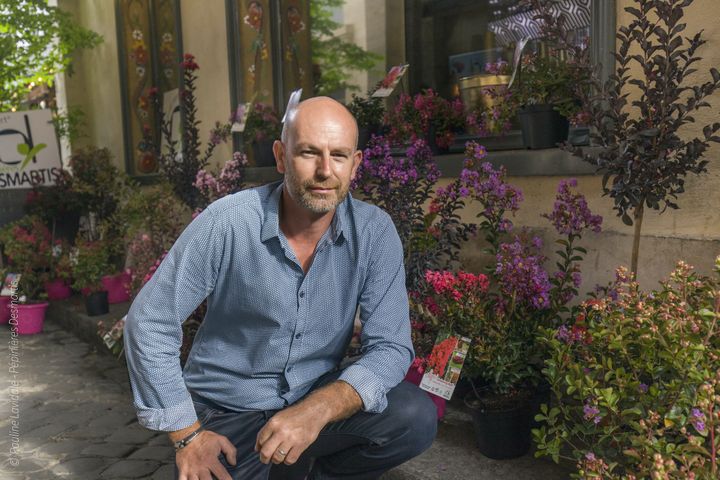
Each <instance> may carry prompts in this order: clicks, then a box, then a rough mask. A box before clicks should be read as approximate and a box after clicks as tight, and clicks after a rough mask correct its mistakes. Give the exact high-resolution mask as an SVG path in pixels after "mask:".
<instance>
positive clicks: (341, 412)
mask: <svg viewBox="0 0 720 480" xmlns="http://www.w3.org/2000/svg"><path fill="white" fill-rule="evenodd" d="M362 406H363V402H362V399H361V398H360V395H358V393H357V392H356V391H355V389H354V388H353V387H352V386H351V385H350V384H349V383H347V382H343V381H342V380H338V381H335V382H332V383H330V384H329V385H325V386H324V387H322V388H318V389H317V390H315V391H314V392H312V393H311V394H310V395H308V396H307V397H306V398H305V399H304V400H302V401H301V402H299V403H298V404H297V408H298V409H306V410H307V412H308V414H309V415H312V417H313V418H319V419H322V420H323V424H324V425H327V424H328V423H331V422H336V421H338V420H342V419H343V418H348V417H350V416H352V415H353V414H354V413H355V412H357V411H359V410H360V409H361V408H362Z"/></svg>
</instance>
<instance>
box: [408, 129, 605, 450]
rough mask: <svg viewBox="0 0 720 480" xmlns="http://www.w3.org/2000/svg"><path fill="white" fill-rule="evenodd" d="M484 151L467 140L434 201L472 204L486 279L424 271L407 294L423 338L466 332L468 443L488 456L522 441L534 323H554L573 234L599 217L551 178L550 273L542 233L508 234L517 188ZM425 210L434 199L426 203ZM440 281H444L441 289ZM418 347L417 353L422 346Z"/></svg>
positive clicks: (568, 284)
mask: <svg viewBox="0 0 720 480" xmlns="http://www.w3.org/2000/svg"><path fill="white" fill-rule="evenodd" d="M485 155H486V152H485V150H484V148H482V147H481V146H479V145H478V144H476V143H474V142H468V145H467V150H466V157H467V158H466V163H465V169H464V170H463V171H462V172H461V174H460V177H459V179H458V181H456V182H454V183H452V184H450V185H449V186H448V187H447V188H445V189H442V190H441V191H440V192H439V194H438V195H437V197H436V198H437V200H436V201H439V202H442V201H443V199H444V198H461V197H465V198H468V199H472V200H473V201H477V202H479V203H480V204H481V213H480V214H479V216H480V223H479V225H478V228H479V230H480V233H481V234H482V235H483V236H484V239H485V243H486V247H485V248H484V250H483V251H484V253H486V254H488V255H489V257H490V258H491V259H492V265H490V266H488V267H487V269H486V270H485V272H484V273H485V275H486V276H487V280H488V283H487V287H486V286H485V285H486V284H485V281H484V280H483V281H480V280H478V279H473V278H472V277H469V276H468V274H467V273H462V274H452V273H451V272H441V273H437V272H431V273H430V274H428V277H427V278H426V280H427V284H428V285H429V287H430V288H429V289H426V290H424V291H423V290H422V289H420V291H421V292H423V293H421V294H420V295H418V296H415V298H416V300H415V303H416V304H420V307H419V309H420V310H421V311H422V312H425V313H426V314H427V312H429V314H430V315H429V316H428V318H426V319H425V321H424V323H423V324H422V325H418V324H417V323H416V324H415V325H414V328H419V329H421V330H422V331H423V336H424V337H427V336H430V337H432V336H433V335H437V334H439V333H440V332H441V331H443V330H447V329H452V330H453V331H454V332H455V333H457V334H458V335H461V336H465V337H468V338H470V339H471V345H470V348H469V351H468V356H467V359H466V366H465V367H464V370H463V376H464V377H465V378H468V379H469V380H470V383H471V385H472V386H473V390H472V392H471V393H470V395H469V396H468V398H466V403H467V404H468V406H470V407H471V408H472V409H473V416H474V419H475V421H476V426H477V429H476V436H477V440H478V446H479V448H480V450H481V452H482V453H483V454H485V455H486V456H489V457H491V458H511V457H514V456H520V455H523V454H524V453H525V452H526V451H527V450H528V449H529V447H530V428H531V420H532V417H533V414H534V413H535V411H536V408H537V406H538V401H537V394H538V386H539V385H540V383H541V380H542V374H541V368H542V358H543V351H542V349H541V347H540V344H539V343H538V342H537V340H536V331H537V328H538V327H540V326H543V325H557V324H559V322H560V319H562V318H564V315H565V314H566V311H567V304H568V302H570V301H571V300H572V298H573V297H574V296H575V295H577V288H578V287H579V285H580V281H581V278H580V266H579V264H580V262H581V260H582V254H583V253H585V250H584V249H582V247H579V246H578V245H577V240H578V239H579V238H580V237H581V236H582V235H583V233H584V232H585V231H586V230H593V231H599V229H600V223H601V221H602V219H601V218H600V217H599V216H597V215H593V214H592V213H591V212H590V210H589V209H588V207H587V202H586V201H585V199H584V197H583V196H582V195H581V194H579V193H577V192H575V191H574V188H575V187H576V186H577V182H576V181H575V180H572V179H570V180H564V181H562V182H561V183H560V185H559V187H558V193H557V196H556V199H555V204H554V206H553V210H552V211H551V212H550V213H548V214H546V215H545V216H546V217H547V218H548V219H549V220H550V221H551V222H552V224H553V226H554V227H555V228H556V230H557V231H558V233H559V234H560V235H561V238H559V239H558V244H559V245H562V246H563V247H564V248H563V249H561V250H559V251H558V256H559V257H560V260H561V261H560V262H558V263H557V266H558V269H557V271H555V272H553V273H552V274H551V273H550V272H549V271H548V270H547V269H546V268H545V263H546V261H547V259H546V257H545V256H544V255H543V254H542V241H541V240H540V239H539V238H537V237H532V236H530V235H529V234H528V233H527V232H524V231H520V232H519V233H516V234H514V235H513V234H512V231H513V228H514V226H513V224H512V222H511V221H510V219H509V218H507V215H508V214H511V213H513V214H514V213H515V212H516V211H517V210H518V209H519V205H520V202H521V200H522V193H521V192H520V190H519V189H517V188H515V187H513V186H512V185H510V184H508V183H507V182H506V180H505V172H504V169H502V168H500V169H495V168H494V167H493V166H492V165H491V164H489V163H487V162H483V159H484V158H485ZM430 209H431V211H434V210H435V211H436V210H437V209H438V207H437V206H434V205H433V204H432V202H431V205H430ZM466 279H469V280H470V281H469V283H468V282H467V281H466ZM448 285H449V286H450V289H449V290H444V289H445V288H447V286H448ZM473 288H474V289H475V290H473ZM443 296H444V298H443ZM438 306H442V308H439V309H438ZM426 316H427V315H426ZM418 350H421V352H422V353H419V355H418V356H419V357H421V360H424V361H427V354H426V353H425V352H427V349H418ZM510 426H513V428H516V430H513V429H512V428H510Z"/></svg>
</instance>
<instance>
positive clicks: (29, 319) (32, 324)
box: [17, 302, 48, 335]
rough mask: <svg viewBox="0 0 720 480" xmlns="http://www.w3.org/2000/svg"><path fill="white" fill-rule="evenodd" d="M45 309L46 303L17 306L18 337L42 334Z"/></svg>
mask: <svg viewBox="0 0 720 480" xmlns="http://www.w3.org/2000/svg"><path fill="white" fill-rule="evenodd" d="M47 307H48V303H47V302H42V303H29V304H18V306H17V333H18V334H19V335H33V334H35V333H40V332H42V329H43V323H44V322H45V310H46V309H47Z"/></svg>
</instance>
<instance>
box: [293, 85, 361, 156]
mask: <svg viewBox="0 0 720 480" xmlns="http://www.w3.org/2000/svg"><path fill="white" fill-rule="evenodd" d="M318 115H323V116H332V117H333V118H334V119H336V121H338V122H341V123H346V124H347V127H348V128H351V129H352V132H353V137H354V138H355V148H357V138H358V126H357V121H356V120H355V117H353V115H352V113H350V111H349V110H348V109H347V108H346V107H345V105H343V104H342V103H340V102H338V101H337V100H335V99H332V98H330V97H313V98H308V99H307V100H303V101H302V102H300V103H299V104H298V105H297V107H295V108H294V109H292V110H290V111H289V112H287V113H286V117H285V123H284V124H283V129H282V136H281V139H282V142H283V143H284V144H287V143H288V141H289V140H290V139H291V138H294V135H295V131H296V129H297V125H298V124H299V123H300V122H302V121H303V120H304V119H308V118H314V117H316V116H318Z"/></svg>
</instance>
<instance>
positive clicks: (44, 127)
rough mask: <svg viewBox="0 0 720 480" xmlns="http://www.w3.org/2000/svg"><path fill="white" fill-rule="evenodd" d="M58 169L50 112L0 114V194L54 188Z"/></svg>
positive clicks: (58, 151) (57, 150) (58, 152)
mask: <svg viewBox="0 0 720 480" xmlns="http://www.w3.org/2000/svg"><path fill="white" fill-rule="evenodd" d="M61 169H62V162H61V160H60V150H59V149H58V143H57V137H56V136H55V126H54V125H53V123H52V115H51V113H50V110H47V109H46V110H29V111H25V112H5V113H0V190H9V189H13V188H31V187H32V186H33V185H34V184H38V185H54V184H55V180H56V179H57V178H58V176H59V175H60V170H61Z"/></svg>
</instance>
